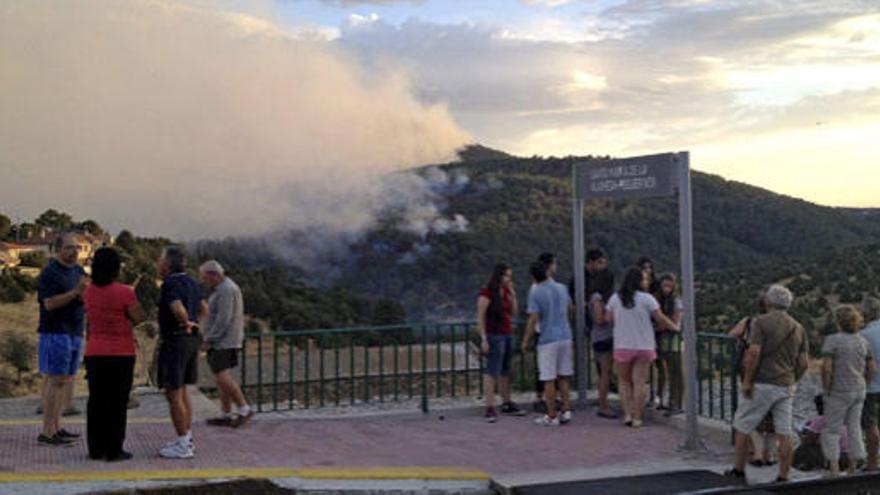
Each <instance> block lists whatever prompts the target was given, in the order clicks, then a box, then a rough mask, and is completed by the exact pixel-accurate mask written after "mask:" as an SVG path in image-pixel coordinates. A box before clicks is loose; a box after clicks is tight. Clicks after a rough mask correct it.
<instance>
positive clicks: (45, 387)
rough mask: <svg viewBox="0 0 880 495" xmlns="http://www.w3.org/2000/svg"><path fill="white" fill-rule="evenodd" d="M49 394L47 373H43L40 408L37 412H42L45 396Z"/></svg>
mask: <svg viewBox="0 0 880 495" xmlns="http://www.w3.org/2000/svg"><path fill="white" fill-rule="evenodd" d="M48 394H49V375H43V388H42V390H40V410H39V411H37V414H43V411H45V410H46V397H47V395H48Z"/></svg>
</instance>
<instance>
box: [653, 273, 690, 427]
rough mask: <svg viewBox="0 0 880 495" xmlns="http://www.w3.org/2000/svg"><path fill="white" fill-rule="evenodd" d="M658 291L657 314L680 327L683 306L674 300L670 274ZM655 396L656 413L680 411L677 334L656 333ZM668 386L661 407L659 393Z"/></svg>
mask: <svg viewBox="0 0 880 495" xmlns="http://www.w3.org/2000/svg"><path fill="white" fill-rule="evenodd" d="M658 283H659V287H660V288H659V290H658V291H657V293H656V294H655V297H656V298H657V303H659V304H660V311H662V312H663V314H664V315H666V317H667V318H669V319H670V320H672V321H673V322H674V323H675V324H676V325H677V326H681V320H682V318H683V316H684V305H683V304H682V302H681V298H680V297H679V296H678V280H676V278H675V275H673V274H671V273H665V274H663V275H662V276H661V277H660V279H659V281H658ZM656 338H657V354H658V356H657V357H658V358H659V359H657V361H655V362H654V365H655V366H656V367H657V395H658V397H659V398H660V399H661V401H660V406H658V409H666V410H667V411H666V413H665V416H672V415H673V414H678V413H680V412H681V410H682V398H683V396H684V370H683V369H682V362H681V338H680V337H679V332H677V331H672V330H667V329H660V328H658V329H657V335H656ZM667 385H668V386H669V399H668V402H667V403H666V404H665V405H664V404H663V401H662V398H663V392H664V390H665V389H666V387H667Z"/></svg>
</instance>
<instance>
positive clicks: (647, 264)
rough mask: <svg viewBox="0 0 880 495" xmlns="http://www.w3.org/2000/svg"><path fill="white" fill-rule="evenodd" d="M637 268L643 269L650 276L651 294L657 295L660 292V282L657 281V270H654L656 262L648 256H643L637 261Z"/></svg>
mask: <svg viewBox="0 0 880 495" xmlns="http://www.w3.org/2000/svg"><path fill="white" fill-rule="evenodd" d="M636 266H637V267H639V268H641V269H642V270H643V271H644V272H645V273H646V274H647V275H648V288H647V289H646V290H647V292H648V293H649V294H656V293H657V292H658V291H659V290H660V281H659V280H657V270H656V269H655V268H654V260H652V259H651V258H649V257H647V256H642V257H641V258H639V260H638V261H636Z"/></svg>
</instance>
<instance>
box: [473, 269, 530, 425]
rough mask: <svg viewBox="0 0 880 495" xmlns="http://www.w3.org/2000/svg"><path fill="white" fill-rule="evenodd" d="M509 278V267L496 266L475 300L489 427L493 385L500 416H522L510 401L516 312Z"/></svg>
mask: <svg viewBox="0 0 880 495" xmlns="http://www.w3.org/2000/svg"><path fill="white" fill-rule="evenodd" d="M512 278H513V272H512V271H511V269H510V267H509V266H507V265H505V264H503V263H499V264H497V265H495V269H494V270H493V271H492V277H491V278H490V279H489V283H488V284H486V287H484V288H483V289H481V290H480V297H479V298H477V324H478V326H479V330H480V337H481V341H482V342H481V351H482V353H483V354H484V355H485V356H486V370H485V373H486V376H485V382H484V387H485V390H486V420H488V421H489V422H490V423H494V422H495V421H496V420H497V419H498V414H497V413H496V412H495V383H496V382H498V385H499V387H498V388H499V389H500V390H499V392H500V393H501V399H502V401H503V402H502V404H501V412H503V413H505V414H512V415H516V416H522V415H524V414H525V411H522V410H520V409H519V408H518V407H517V406H516V404H514V403H513V402H512V401H511V400H510V361H511V359H512V358H513V352H514V349H516V346H515V345H514V341H513V325H512V323H511V320H512V318H513V315H515V314H516V313H517V311H518V308H517V302H516V291H515V290H514V288H513V283H512Z"/></svg>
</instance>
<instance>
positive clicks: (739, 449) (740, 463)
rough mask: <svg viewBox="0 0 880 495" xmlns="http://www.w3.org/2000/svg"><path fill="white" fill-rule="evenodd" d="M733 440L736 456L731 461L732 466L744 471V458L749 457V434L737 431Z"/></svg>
mask: <svg viewBox="0 0 880 495" xmlns="http://www.w3.org/2000/svg"><path fill="white" fill-rule="evenodd" d="M734 441H735V449H736V454H735V456H736V457H735V458H734V461H733V468H734V469H736V470H737V471H740V472H743V473H744V472H745V471H746V459H747V458H748V457H749V436H748V435H746V434H745V433H741V432H739V431H737V432H736V435H735V440H734Z"/></svg>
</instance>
